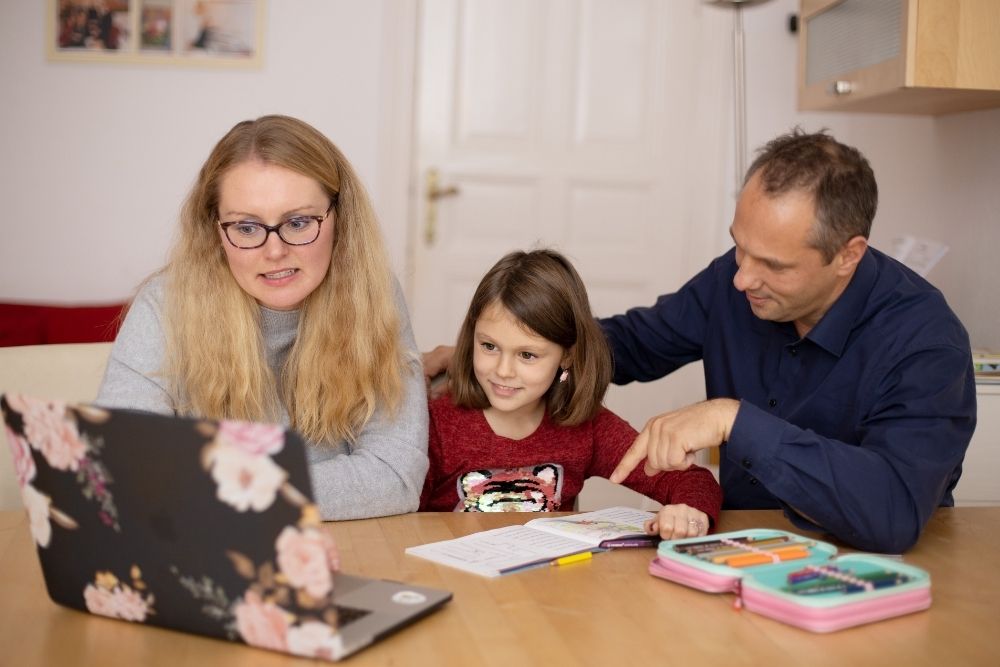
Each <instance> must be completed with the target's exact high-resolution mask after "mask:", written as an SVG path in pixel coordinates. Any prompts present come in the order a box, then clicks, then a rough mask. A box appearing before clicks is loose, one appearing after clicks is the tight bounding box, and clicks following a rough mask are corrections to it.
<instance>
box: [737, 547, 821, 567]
mask: <svg viewBox="0 0 1000 667" xmlns="http://www.w3.org/2000/svg"><path fill="white" fill-rule="evenodd" d="M772 554H773V555H774V556H777V558H778V560H779V561H786V560H798V559H800V558H808V557H809V549H805V548H801V549H788V550H787V551H783V552H781V553H777V552H768V553H766V554H745V555H742V556H731V557H729V558H727V559H726V560H724V561H723V562H722V564H723V565H727V566H729V567H749V566H751V565H766V564H768V563H773V562H775V559H774V558H772Z"/></svg>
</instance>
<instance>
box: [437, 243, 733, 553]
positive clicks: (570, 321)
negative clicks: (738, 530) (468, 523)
mask: <svg viewBox="0 0 1000 667" xmlns="http://www.w3.org/2000/svg"><path fill="white" fill-rule="evenodd" d="M448 374H449V379H450V387H451V393H450V394H445V395H443V396H440V397H438V398H436V399H434V400H432V401H431V403H430V416H431V425H430V443H429V451H428V455H429V457H430V471H429V473H428V475H427V479H426V481H425V482H424V489H423V493H422V495H421V501H420V509H421V510H428V511H450V510H456V511H459V510H461V511H482V512H496V511H501V512H509V511H535V512H537V511H555V510H571V509H573V503H574V501H575V500H576V496H577V494H579V493H580V489H581V488H582V487H583V482H584V480H586V479H587V478H588V477H591V476H594V475H596V476H600V477H608V476H609V475H610V474H611V472H612V471H613V470H614V469H615V466H616V465H617V464H618V462H619V460H621V458H622V455H623V454H624V453H625V451H626V450H627V449H628V448H629V446H630V445H631V444H632V442H633V441H634V440H635V438H636V435H637V433H636V431H635V429H633V428H632V427H631V426H629V425H628V424H627V423H626V422H625V421H624V420H622V419H621V418H620V417H618V416H617V415H615V414H613V413H612V412H610V411H609V410H607V409H606V408H604V407H603V406H602V405H601V401H602V399H603V397H604V393H605V391H606V390H607V387H608V383H609V382H610V380H611V355H610V352H609V350H608V347H607V344H606V342H605V339H604V335H603V333H602V332H601V330H600V327H599V326H598V325H597V322H596V321H595V320H594V318H593V316H592V315H591V313H590V306H589V304H588V301H587V293H586V289H585V288H584V286H583V282H582V281H581V280H580V277H579V275H577V273H576V270H575V269H573V267H572V265H571V264H570V263H569V262H568V261H567V260H566V259H565V258H564V257H563V256H562V255H560V254H559V253H556V252H553V251H551V250H536V251H534V252H529V253H525V252H514V253H511V254H509V255H507V256H505V257H504V258H503V259H501V260H500V261H499V262H498V263H497V264H496V265H495V266H494V267H493V268H492V269H490V271H489V272H488V273H487V274H486V276H485V277H483V280H482V282H481V283H480V284H479V287H478V289H477V290H476V293H475V295H474V296H473V298H472V304H471V305H470V307H469V312H468V314H467V315H466V317H465V322H464V323H463V324H462V328H461V330H460V332H459V336H458V343H457V347H456V350H455V355H454V357H453V359H452V360H451V365H450V368H449V371H448ZM624 485H625V486H627V487H629V488H630V489H633V490H635V491H638V492H639V493H642V494H645V495H647V496H650V497H651V498H654V499H655V500H657V501H659V502H661V503H663V504H664V505H666V507H664V509H663V510H662V511H661V513H660V515H659V516H658V517H657V521H656V522H654V524H658V525H651V526H650V527H649V528H648V530H649V531H650V532H658V533H659V534H660V535H661V536H663V537H687V536H692V535H704V534H705V533H706V532H707V531H708V529H709V527H710V525H711V522H714V521H715V519H716V518H717V517H718V513H719V507H720V505H721V503H722V492H721V490H720V488H719V484H718V483H717V482H716V481H715V478H714V477H713V476H712V474H711V473H710V472H709V471H708V470H705V469H704V468H699V467H697V466H692V467H691V468H689V469H688V470H685V471H683V472H678V471H672V472H663V473H659V474H657V475H655V476H652V477H647V476H646V475H645V473H643V472H642V470H641V469H640V470H637V471H634V472H633V473H632V474H631V475H629V477H628V478H627V479H626V480H625V481H624Z"/></svg>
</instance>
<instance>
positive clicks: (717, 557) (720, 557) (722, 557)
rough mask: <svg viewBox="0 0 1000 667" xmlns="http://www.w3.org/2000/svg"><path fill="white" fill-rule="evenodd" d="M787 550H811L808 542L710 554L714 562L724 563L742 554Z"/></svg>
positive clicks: (765, 553) (775, 552)
mask: <svg viewBox="0 0 1000 667" xmlns="http://www.w3.org/2000/svg"><path fill="white" fill-rule="evenodd" d="M786 551H796V552H798V551H806V552H808V551H809V545H808V544H782V545H773V546H770V547H758V548H757V549H756V550H755V551H748V550H744V549H738V550H733V551H726V552H724V553H721V552H720V553H713V554H708V556H710V557H711V561H712V562H713V563H723V562H725V561H727V560H729V559H731V558H739V557H741V556H751V555H755V554H760V555H768V554H782V553H785V552H786Z"/></svg>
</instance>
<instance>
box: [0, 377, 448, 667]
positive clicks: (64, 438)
mask: <svg viewBox="0 0 1000 667" xmlns="http://www.w3.org/2000/svg"><path fill="white" fill-rule="evenodd" d="M0 408H2V410H3V416H4V421H5V423H6V429H7V441H8V444H9V445H10V448H11V453H12V455H13V459H14V469H15V473H16V476H17V481H18V483H19V485H20V489H21V497H22V500H23V502H24V506H25V509H26V511H27V513H28V517H29V521H30V528H31V534H32V536H33V538H34V540H35V543H36V545H37V548H38V555H39V559H40V561H41V565H42V570H43V572H44V575H45V583H46V586H47V588H48V592H49V595H50V597H51V598H52V600H53V601H55V602H57V603H59V604H62V605H65V606H67V607H72V608H75V609H79V610H81V611H85V612H89V613H92V614H99V615H102V616H108V617H112V618H116V619H121V620H125V621H131V622H135V623H148V624H152V625H158V626H162V627H167V628H172V629H175V630H180V631H184V632H191V633H195V634H200V635H207V636H211V637H217V638H220V639H227V640H230V641H237V642H244V643H246V644H250V645H252V646H257V647H260V648H267V649H272V650H276V651H282V652H287V653H293V654H296V655H302V656H308V657H317V658H326V659H331V660H336V659H339V658H341V657H343V656H345V655H347V654H349V653H352V652H353V651H354V650H357V649H358V648H361V647H362V646H364V645H367V644H368V643H370V642H371V641H372V639H373V638H374V637H375V636H379V634H378V633H384V632H386V631H387V629H386V628H374V629H366V630H365V631H363V632H362V633H361V634H362V635H363V636H360V637H355V638H353V639H352V637H351V633H350V630H351V627H352V625H354V624H355V622H359V623H357V625H361V623H360V621H361V620H362V619H364V618H365V617H366V616H370V617H371V618H368V619H365V620H366V621H367V622H369V623H370V622H373V621H375V617H377V616H379V615H381V612H380V611H377V610H376V611H374V612H373V611H372V610H371V609H366V608H363V607H351V606H345V605H343V604H337V603H335V602H334V591H335V589H338V590H339V589H343V590H347V589H354V588H357V582H356V581H350V582H348V581H347V580H348V579H358V578H353V577H346V576H345V575H340V574H336V570H337V569H338V566H339V559H338V555H337V549H336V546H335V544H334V542H333V538H332V537H331V536H330V534H329V533H328V532H326V531H325V530H323V529H322V527H321V521H320V516H319V512H318V510H317V508H316V506H315V504H314V503H313V502H312V500H311V495H312V494H311V488H312V487H311V483H310V479H309V473H308V468H307V465H306V460H305V452H304V446H303V444H302V442H301V440H300V438H299V436H298V435H297V434H296V433H295V432H294V431H291V430H285V429H283V428H281V427H280V426H275V425H271V424H255V423H247V422H237V421H209V420H196V419H186V418H178V417H167V416H161V415H152V414H149V413H140V412H133V411H126V410H107V409H102V408H98V407H94V406H86V405H67V404H65V403H62V402H58V401H43V400H39V399H34V398H30V397H27V396H20V395H16V394H6V395H4V396H3V398H2V399H0ZM341 581H343V585H338V582H341ZM363 581H365V582H367V581H370V580H363ZM373 583H380V584H387V582H373ZM402 592H403V593H406V595H403V597H402V598H401V599H403V600H405V602H406V605H407V606H408V609H406V610H404V611H405V612H406V614H405V615H408V616H411V617H414V616H416V617H418V616H420V615H423V614H425V613H428V612H429V611H430V610H431V609H433V608H436V607H437V606H439V605H440V604H442V603H443V602H444V601H446V600H447V599H449V598H450V594H448V593H446V592H442V591H432V590H428V589H419V588H417V587H406V590H405V591H402ZM385 594H386V595H395V596H396V597H397V598H398V597H399V595H400V593H393V592H392V591H386V592H385ZM338 598H339V596H338ZM377 606H378V605H376V607H377ZM395 611H398V610H395ZM411 620H412V619H411ZM389 622H393V621H392V619H389ZM395 622H396V623H397V624H402V623H401V622H400V621H398V620H396V621H395ZM403 622H405V621H403Z"/></svg>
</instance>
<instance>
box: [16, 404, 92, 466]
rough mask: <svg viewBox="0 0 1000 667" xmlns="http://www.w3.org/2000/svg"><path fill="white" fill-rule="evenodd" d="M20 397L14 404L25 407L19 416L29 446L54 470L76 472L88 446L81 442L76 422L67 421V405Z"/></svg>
mask: <svg viewBox="0 0 1000 667" xmlns="http://www.w3.org/2000/svg"><path fill="white" fill-rule="evenodd" d="M19 398H20V401H18V402H17V404H18V405H19V406H21V407H23V408H24V411H23V412H22V413H21V416H22V418H23V419H24V435H25V437H26V438H27V440H28V442H30V443H31V446H32V447H34V448H35V449H37V450H38V451H40V452H41V453H42V456H44V457H45V460H46V461H48V464H49V465H50V466H52V467H53V468H55V469H56V470H71V471H73V472H76V470H77V468H78V467H79V465H80V461H81V460H83V458H84V456H86V455H87V445H86V443H84V442H83V440H81V439H80V434H79V432H78V431H77V429H76V422H74V421H73V420H71V419H66V404H65V403H63V402H62V401H40V400H38V399H35V398H29V397H27V396H21V397H19ZM12 407H13V406H12Z"/></svg>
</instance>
